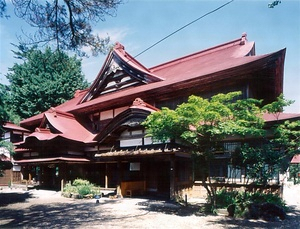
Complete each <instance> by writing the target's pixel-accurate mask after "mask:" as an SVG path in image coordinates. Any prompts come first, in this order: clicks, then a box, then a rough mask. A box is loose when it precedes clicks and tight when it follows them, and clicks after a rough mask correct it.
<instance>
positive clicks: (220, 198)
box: [216, 189, 287, 217]
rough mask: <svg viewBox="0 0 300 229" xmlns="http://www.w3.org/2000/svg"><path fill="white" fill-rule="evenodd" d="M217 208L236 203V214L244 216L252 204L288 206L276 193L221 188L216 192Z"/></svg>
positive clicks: (284, 207)
mask: <svg viewBox="0 0 300 229" xmlns="http://www.w3.org/2000/svg"><path fill="white" fill-rule="evenodd" d="M216 198H217V208H227V207H228V206H229V205H232V204H234V205H235V214H234V215H235V216H239V217H240V216H244V215H245V213H246V212H247V209H248V206H249V205H250V204H263V203H271V204H275V205H277V206H279V207H281V208H283V209H285V210H287V207H286V205H285V203H284V201H283V200H282V199H281V198H280V197H279V196H278V195H275V194H272V193H261V192H253V193H251V192H237V191H227V190H225V189H221V190H220V191H218V192H217V193H216Z"/></svg>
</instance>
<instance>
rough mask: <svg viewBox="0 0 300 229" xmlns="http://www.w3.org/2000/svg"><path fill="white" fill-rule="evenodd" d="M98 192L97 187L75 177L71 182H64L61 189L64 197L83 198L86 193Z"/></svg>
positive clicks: (93, 193)
mask: <svg viewBox="0 0 300 229" xmlns="http://www.w3.org/2000/svg"><path fill="white" fill-rule="evenodd" d="M95 194H100V191H99V188H97V187H96V186H95V185H94V184H91V183H90V182H89V181H88V180H83V179H76V180H74V181H73V184H72V185H71V184H70V183H68V184H66V186H65V187H64V190H63V195H64V196H66V197H77V198H83V197H84V196H86V195H92V196H94V195H95Z"/></svg>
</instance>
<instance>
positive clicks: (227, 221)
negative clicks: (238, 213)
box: [213, 207, 300, 229]
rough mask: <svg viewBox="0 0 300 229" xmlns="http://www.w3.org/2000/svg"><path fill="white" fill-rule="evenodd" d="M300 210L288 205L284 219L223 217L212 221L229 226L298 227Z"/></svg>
mask: <svg viewBox="0 0 300 229" xmlns="http://www.w3.org/2000/svg"><path fill="white" fill-rule="evenodd" d="M299 222H300V210H299V209H295V208H294V207H290V210H289V211H288V212H287V216H286V219H285V220H280V219H279V218H276V219H275V220H273V221H265V220H263V219H258V220H256V219H241V218H231V217H224V218H222V219H220V220H217V221H213V223H214V224H215V225H219V226H224V225H226V227H230V228H295V229H296V228H299Z"/></svg>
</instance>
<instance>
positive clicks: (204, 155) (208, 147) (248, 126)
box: [143, 92, 265, 206]
mask: <svg viewBox="0 0 300 229" xmlns="http://www.w3.org/2000/svg"><path fill="white" fill-rule="evenodd" d="M240 96H241V92H231V93H228V94H218V95H215V96H213V97H212V98H211V99H203V98H201V97H197V96H190V97H189V99H188V102H187V103H183V104H181V105H179V106H178V107H177V108H176V109H175V110H170V109H168V108H162V110H161V111H159V112H155V113H152V114H151V115H149V116H148V117H147V119H146V120H145V122H144V123H143V124H144V125H145V127H146V129H147V133H148V135H150V136H152V138H153V139H154V140H157V141H167V140H169V139H180V140H181V142H182V143H183V144H184V145H186V146H187V147H189V148H190V149H191V151H192V152H193V155H194V158H195V160H196V161H197V162H198V163H200V164H201V165H200V166H198V168H199V169H201V173H200V174H201V179H202V182H203V185H204V187H205V188H206V190H207V193H208V196H209V200H210V201H211V203H212V204H213V205H214V206H215V204H216V203H215V200H216V199H215V196H216V190H215V188H214V186H213V185H212V183H211V174H210V163H211V161H212V159H213V158H214V152H215V151H217V150H222V144H220V142H221V141H222V140H224V139H225V138H226V137H228V136H234V135H239V136H241V137H246V136H248V135H251V136H263V135H264V132H265V131H264V130H263V125H264V121H263V119H262V117H261V109H260V104H261V101H259V100H255V99H239V98H240ZM207 179H208V183H207Z"/></svg>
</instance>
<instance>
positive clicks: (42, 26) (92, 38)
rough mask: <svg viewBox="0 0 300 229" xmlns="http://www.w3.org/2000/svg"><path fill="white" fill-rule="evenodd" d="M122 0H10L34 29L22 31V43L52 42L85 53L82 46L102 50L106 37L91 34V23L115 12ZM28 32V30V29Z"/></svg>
mask: <svg viewBox="0 0 300 229" xmlns="http://www.w3.org/2000/svg"><path fill="white" fill-rule="evenodd" d="M121 2H122V0H86V1H81V0H72V1H70V0H63V1H58V0H52V1H38V0H12V4H13V6H14V12H15V15H16V16H17V17H19V18H21V19H23V20H24V21H26V22H27V23H28V24H29V25H30V26H31V27H32V28H35V29H37V31H36V33H34V34H31V33H28V34H24V36H23V37H26V40H25V41H22V40H24V39H20V41H21V42H22V43H25V44H29V45H32V44H43V45H45V44H47V45H49V43H52V44H54V45H55V46H56V47H57V49H58V50H71V51H76V52H77V53H80V54H85V52H84V51H83V49H82V48H83V47H90V49H91V51H92V53H93V54H94V55H97V54H98V53H104V52H106V50H107V45H108V43H109V38H108V37H107V38H101V37H100V36H99V35H97V34H94V33H93V30H92V25H93V24H95V23H97V22H99V21H104V20H105V17H106V16H114V15H116V10H117V7H118V6H119V4H121ZM6 7H7V5H6V0H0V17H4V16H7V15H5V11H6ZM31 32H32V31H31Z"/></svg>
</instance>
